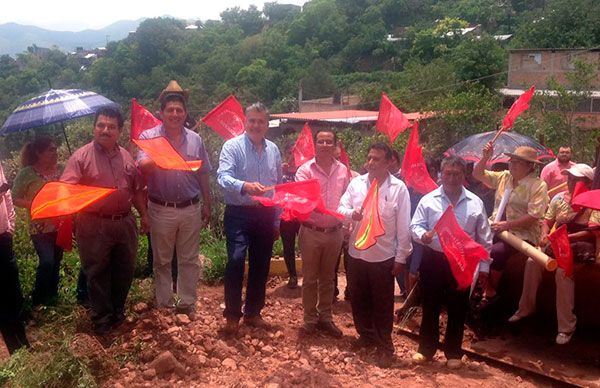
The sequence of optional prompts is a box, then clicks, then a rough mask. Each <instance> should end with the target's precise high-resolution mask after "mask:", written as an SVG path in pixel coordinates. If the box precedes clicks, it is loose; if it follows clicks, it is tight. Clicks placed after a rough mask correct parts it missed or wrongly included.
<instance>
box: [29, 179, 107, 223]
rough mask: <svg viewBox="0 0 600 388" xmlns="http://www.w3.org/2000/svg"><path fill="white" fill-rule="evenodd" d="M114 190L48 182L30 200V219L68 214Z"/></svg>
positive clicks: (83, 207)
mask: <svg viewBox="0 0 600 388" xmlns="http://www.w3.org/2000/svg"><path fill="white" fill-rule="evenodd" d="M115 191H117V190H116V189H109V188H104V187H92V186H84V185H74V184H71V183H64V182H48V183H46V184H45V185H44V186H43V187H42V188H41V190H40V191H38V193H37V194H36V195H35V197H34V198H33V201H32V202H31V219H32V220H38V219H42V218H52V217H62V216H69V215H71V214H75V213H77V212H79V211H80V210H82V209H85V208H86V207H87V206H89V205H91V204H93V203H95V202H98V201H100V200H101V199H103V198H105V197H107V196H108V195H110V194H111V193H113V192H115Z"/></svg>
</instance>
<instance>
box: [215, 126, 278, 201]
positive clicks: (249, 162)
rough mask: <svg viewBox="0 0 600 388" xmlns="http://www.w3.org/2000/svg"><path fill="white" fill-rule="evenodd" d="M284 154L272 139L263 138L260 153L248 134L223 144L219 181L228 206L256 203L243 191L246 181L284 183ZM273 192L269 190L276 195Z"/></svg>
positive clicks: (268, 184) (218, 171)
mask: <svg viewBox="0 0 600 388" xmlns="http://www.w3.org/2000/svg"><path fill="white" fill-rule="evenodd" d="M281 179H282V173H281V154H280V153H279V148H277V146H276V145H275V143H273V142H272V141H269V140H266V139H263V149H262V152H261V153H260V154H259V153H258V150H257V149H256V146H255V145H254V143H252V141H251V140H250V138H249V137H248V135H246V133H243V134H241V135H239V136H236V137H234V138H233V139H229V140H227V141H226V142H225V144H223V148H222V149H221V155H220V156H219V169H218V170H217V182H218V183H219V186H220V187H221V189H222V191H223V196H224V199H225V204H226V205H237V206H243V205H252V204H253V203H254V202H253V201H252V199H251V198H250V196H249V195H247V194H243V193H242V187H243V186H244V182H259V183H261V184H263V185H265V186H273V185H276V184H278V183H281ZM272 196H273V191H270V192H267V193H265V197H272Z"/></svg>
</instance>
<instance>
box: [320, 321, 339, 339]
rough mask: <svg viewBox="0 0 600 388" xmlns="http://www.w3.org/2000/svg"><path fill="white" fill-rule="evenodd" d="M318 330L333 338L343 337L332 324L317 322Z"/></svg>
mask: <svg viewBox="0 0 600 388" xmlns="http://www.w3.org/2000/svg"><path fill="white" fill-rule="evenodd" d="M319 330H321V331H323V332H325V334H327V335H329V336H331V337H334V338H342V337H343V336H344V333H342V331H341V330H340V329H338V327H337V326H336V325H335V323H333V322H319Z"/></svg>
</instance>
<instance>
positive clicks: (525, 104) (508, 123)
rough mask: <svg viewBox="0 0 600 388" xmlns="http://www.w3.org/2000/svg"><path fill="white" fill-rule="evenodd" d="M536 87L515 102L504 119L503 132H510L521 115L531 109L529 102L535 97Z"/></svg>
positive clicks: (532, 87)
mask: <svg viewBox="0 0 600 388" xmlns="http://www.w3.org/2000/svg"><path fill="white" fill-rule="evenodd" d="M534 92H535V86H531V87H530V88H529V90H527V91H526V92H525V93H523V94H521V95H520V96H519V98H517V99H516V100H515V102H513V104H512V106H511V107H510V109H509V110H508V113H507V114H506V116H504V119H502V127H501V130H502V131H508V130H509V129H511V128H512V126H513V125H514V124H515V120H516V119H517V117H519V115H520V114H521V113H523V112H525V111H526V110H527V109H529V101H530V100H531V97H533V93H534Z"/></svg>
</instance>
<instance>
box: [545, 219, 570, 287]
mask: <svg viewBox="0 0 600 388" xmlns="http://www.w3.org/2000/svg"><path fill="white" fill-rule="evenodd" d="M548 240H550V245H552V252H553V253H554V257H555V258H556V261H557V263H558V267H559V268H562V269H563V271H565V276H567V277H571V276H573V251H572V250H571V244H570V243H569V233H568V232H567V225H566V224H562V225H561V226H560V227H559V228H557V229H556V230H555V231H554V232H552V233H550V234H549V235H548Z"/></svg>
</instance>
